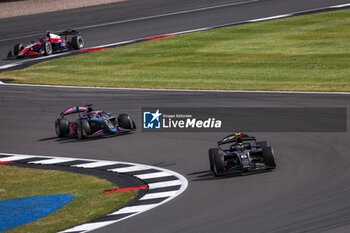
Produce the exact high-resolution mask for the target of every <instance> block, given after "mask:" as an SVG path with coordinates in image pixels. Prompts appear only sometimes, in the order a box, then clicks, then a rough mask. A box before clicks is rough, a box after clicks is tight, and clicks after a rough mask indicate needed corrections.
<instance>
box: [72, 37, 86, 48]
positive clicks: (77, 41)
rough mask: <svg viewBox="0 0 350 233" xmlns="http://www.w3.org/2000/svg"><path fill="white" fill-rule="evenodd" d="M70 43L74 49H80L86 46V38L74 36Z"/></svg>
mask: <svg viewBox="0 0 350 233" xmlns="http://www.w3.org/2000/svg"><path fill="white" fill-rule="evenodd" d="M70 45H71V46H72V48H73V49H75V50H79V49H81V48H83V47H84V39H83V37H81V36H73V38H72V40H71V41H70Z"/></svg>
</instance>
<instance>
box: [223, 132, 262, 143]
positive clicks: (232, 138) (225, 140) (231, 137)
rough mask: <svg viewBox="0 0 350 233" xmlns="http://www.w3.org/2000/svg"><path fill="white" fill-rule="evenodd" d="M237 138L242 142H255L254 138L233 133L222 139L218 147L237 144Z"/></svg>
mask: <svg viewBox="0 0 350 233" xmlns="http://www.w3.org/2000/svg"><path fill="white" fill-rule="evenodd" d="M238 138H239V139H240V140H242V142H244V141H256V138H255V137H254V136H249V135H247V134H244V133H235V134H231V135H228V136H226V137H224V138H223V139H222V140H220V141H218V143H217V144H218V146H220V145H223V144H228V143H237V140H238Z"/></svg>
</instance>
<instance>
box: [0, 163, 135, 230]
mask: <svg viewBox="0 0 350 233" xmlns="http://www.w3.org/2000/svg"><path fill="white" fill-rule="evenodd" d="M0 177H1V183H0V189H1V190H0V200H6V199H12V198H21V197H28V196H37V195H53V194H65V193H69V194H71V195H73V196H74V199H73V201H72V202H70V203H69V204H67V205H65V206H63V207H62V208H60V209H59V210H57V211H56V212H54V213H52V214H50V215H48V216H46V217H44V218H41V219H39V220H36V221H34V222H31V223H27V224H25V225H22V226H19V227H16V228H13V229H10V230H8V231H6V232H8V233H12V232H13V233H14V232H16V233H27V232H38V233H44V232H58V231H60V230H64V229H66V228H69V227H73V226H75V225H78V224H80V223H84V222H86V221H89V220H91V219H94V218H96V217H98V216H101V215H105V214H107V213H109V212H111V211H113V210H115V209H117V208H119V207H120V206H122V205H125V204H126V203H127V202H128V201H130V200H132V199H133V198H134V197H136V195H137V191H128V192H115V193H109V194H105V193H103V191H105V190H110V189H115V188H116V186H115V185H113V184H112V183H110V182H108V181H106V180H103V179H99V178H97V177H94V176H88V175H81V174H75V173H70V172H62V171H52V170H38V169H28V168H18V167H12V166H3V165H2V166H0Z"/></svg>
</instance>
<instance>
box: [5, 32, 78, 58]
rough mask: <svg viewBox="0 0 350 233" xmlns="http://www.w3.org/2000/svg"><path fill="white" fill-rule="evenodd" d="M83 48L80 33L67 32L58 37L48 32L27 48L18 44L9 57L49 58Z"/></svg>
mask: <svg viewBox="0 0 350 233" xmlns="http://www.w3.org/2000/svg"><path fill="white" fill-rule="evenodd" d="M62 37H63V38H62ZM83 47H84V40H83V37H82V36H81V35H80V33H79V32H78V31H75V30H66V31H64V32H61V33H59V34H58V35H57V34H54V33H52V32H50V31H48V32H47V34H46V36H45V37H41V38H39V40H38V41H37V42H34V41H32V43H31V44H29V45H27V46H24V45H23V44H16V45H15V46H14V48H13V54H12V51H10V52H9V54H8V55H7V57H8V58H12V57H14V58H23V57H25V56H39V55H46V56H47V55H51V54H53V53H58V52H62V51H67V50H78V49H81V48H83Z"/></svg>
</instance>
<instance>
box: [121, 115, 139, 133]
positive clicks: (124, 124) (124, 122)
mask: <svg viewBox="0 0 350 233" xmlns="http://www.w3.org/2000/svg"><path fill="white" fill-rule="evenodd" d="M118 126H119V127H121V128H123V129H130V130H135V129H136V125H135V122H134V121H133V120H132V119H131V117H130V116H129V114H127V113H122V114H119V116H118Z"/></svg>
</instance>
